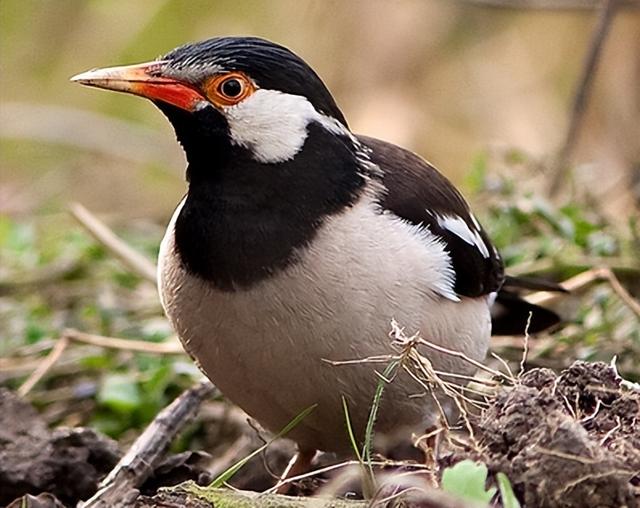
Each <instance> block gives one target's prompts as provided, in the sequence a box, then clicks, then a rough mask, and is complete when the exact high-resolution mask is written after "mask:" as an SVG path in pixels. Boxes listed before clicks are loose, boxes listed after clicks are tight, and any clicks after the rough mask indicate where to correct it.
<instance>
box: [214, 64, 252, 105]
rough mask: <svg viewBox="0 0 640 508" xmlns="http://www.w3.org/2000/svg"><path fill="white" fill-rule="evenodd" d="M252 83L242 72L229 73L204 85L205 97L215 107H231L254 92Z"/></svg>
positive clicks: (216, 77)
mask: <svg viewBox="0 0 640 508" xmlns="http://www.w3.org/2000/svg"><path fill="white" fill-rule="evenodd" d="M255 88H256V87H255V85H254V84H253V82H252V81H251V80H250V79H249V78H248V77H247V76H245V75H244V74H243V73H242V72H229V73H227V74H222V75H219V76H215V77H214V78H212V79H211V80H210V81H209V82H208V83H207V84H206V85H205V90H206V92H207V97H209V99H210V100H211V102H213V103H214V104H216V105H217V106H233V105H234V104H238V103H239V102H240V101H242V100H243V99H246V98H247V97H248V96H249V95H251V94H252V93H253V92H254V91H255Z"/></svg>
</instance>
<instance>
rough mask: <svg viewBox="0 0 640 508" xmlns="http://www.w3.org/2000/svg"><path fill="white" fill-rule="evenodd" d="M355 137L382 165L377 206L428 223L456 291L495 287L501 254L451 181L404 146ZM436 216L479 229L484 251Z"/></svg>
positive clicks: (470, 293)
mask: <svg viewBox="0 0 640 508" xmlns="http://www.w3.org/2000/svg"><path fill="white" fill-rule="evenodd" d="M358 139H359V140H360V141H361V142H362V143H363V144H364V145H365V146H368V147H369V148H371V151H372V152H371V154H370V158H371V161H372V162H373V163H374V164H377V165H378V166H379V167H380V169H381V170H382V173H383V177H382V178H383V183H384V185H385V187H386V188H387V193H386V195H385V196H383V197H382V198H381V205H382V207H383V208H385V209H387V210H389V211H391V212H392V213H394V214H395V215H397V216H398V217H401V218H403V219H405V220H407V221H409V222H411V223H413V224H419V225H423V226H425V227H428V228H429V230H430V231H431V232H432V233H433V234H435V235H437V236H439V237H440V238H441V239H442V240H443V241H444V243H445V244H446V246H447V250H448V251H449V255H450V256H451V262H452V265H453V268H454V270H455V273H456V281H455V287H454V289H455V291H456V293H458V294H460V295H464V296H471V297H474V296H481V295H485V294H489V293H491V292H493V291H497V290H498V289H499V288H500V287H501V285H502V283H503V281H504V268H503V264H502V260H501V259H500V256H499V255H498V253H497V252H496V250H495V249H494V248H493V246H492V244H491V241H490V240H489V238H488V237H487V234H486V233H485V232H484V230H483V229H482V228H478V227H477V223H475V222H474V220H473V219H472V216H471V212H470V210H469V206H468V205H467V203H466V202H465V200H464V198H463V197H462V195H461V194H460V193H459V192H458V191H457V190H456V188H455V187H454V186H453V185H452V184H451V182H449V180H447V178H446V177H444V176H443V175H442V174H440V173H439V172H438V171H437V170H436V169H435V168H434V167H433V166H431V165H429V164H428V163H427V162H426V161H424V160H423V159H422V158H420V157H419V156H417V155H415V154H414V153H412V152H410V151H408V150H405V149H403V148H400V147H398V146H396V145H393V144H391V143H386V142H384V141H380V140H378V139H374V138H370V137H366V136H358ZM438 217H440V218H442V217H452V218H456V219H460V220H463V221H464V222H465V223H466V224H467V226H468V228H469V230H470V231H472V232H474V231H475V232H477V233H478V234H479V236H480V238H481V239H482V242H484V246H485V247H486V252H485V254H486V253H487V252H488V256H485V255H483V253H482V252H481V251H480V249H479V248H478V247H477V246H476V245H472V244H470V243H468V242H466V241H465V240H464V239H462V238H461V237H460V236H458V235H457V234H455V233H453V232H452V231H450V230H448V229H446V228H444V227H442V226H441V224H439V222H438Z"/></svg>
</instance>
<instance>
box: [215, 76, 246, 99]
mask: <svg viewBox="0 0 640 508" xmlns="http://www.w3.org/2000/svg"><path fill="white" fill-rule="evenodd" d="M219 88H220V93H221V94H222V95H224V96H226V97H229V98H230V99H233V98H235V97H237V96H238V95H240V94H241V93H242V83H241V82H240V80H239V79H238V78H229V79H225V80H224V81H223V82H222V83H220V87H219Z"/></svg>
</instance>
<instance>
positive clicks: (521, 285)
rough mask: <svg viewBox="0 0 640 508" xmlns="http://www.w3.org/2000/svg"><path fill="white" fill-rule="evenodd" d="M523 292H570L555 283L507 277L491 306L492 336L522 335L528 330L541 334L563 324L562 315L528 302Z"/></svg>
mask: <svg viewBox="0 0 640 508" xmlns="http://www.w3.org/2000/svg"><path fill="white" fill-rule="evenodd" d="M519 289H530V290H536V291H559V292H564V293H566V292H567V290H566V289H564V288H563V287H562V286H560V285H559V284H556V283H555V282H548V281H542V280H539V279H532V278H527V277H512V276H507V277H506V279H505V282H504V285H503V286H502V288H501V289H500V291H498V295H497V296H496V299H495V302H494V304H493V306H492V307H491V333H492V335H522V334H523V333H524V332H525V330H526V331H527V332H528V333H538V332H541V331H544V330H547V329H548V328H551V327H553V326H556V325H557V324H558V323H560V321H561V319H560V316H558V314H556V313H555V312H553V311H551V310H549V309H545V308H544V307H541V306H539V305H535V304H533V303H529V302H527V301H526V300H524V299H523V298H521V297H520V296H519V294H518V290H519ZM527 323H528V326H527Z"/></svg>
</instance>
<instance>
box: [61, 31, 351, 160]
mask: <svg viewBox="0 0 640 508" xmlns="http://www.w3.org/2000/svg"><path fill="white" fill-rule="evenodd" d="M71 79H72V81H75V82H78V83H81V84H84V85H88V86H94V87H98V88H105V89H109V90H116V91H120V92H125V93H131V94H134V95H139V96H142V97H146V98H148V99H151V100H152V101H153V102H154V103H155V104H156V105H157V106H158V107H159V108H160V109H161V110H162V111H163V112H164V113H165V115H166V116H167V117H168V118H169V120H170V121H171V123H172V124H173V126H174V128H175V130H176V134H177V137H178V139H179V141H180V143H181V144H182V145H183V147H184V149H185V152H186V154H187V158H188V159H189V163H190V164H194V163H197V162H198V160H199V159H201V158H206V159H208V160H209V161H210V160H211V157H212V154H214V153H215V154H216V157H229V153H231V152H236V153H237V152H243V155H244V156H248V157H250V158H251V159H252V160H253V161H256V162H259V163H263V164H277V163H282V162H285V161H289V160H291V159H293V158H294V157H295V155H296V154H297V153H298V152H299V151H300V150H301V148H302V147H303V145H304V144H305V141H306V139H307V136H308V133H309V126H310V124H317V126H319V127H321V128H322V129H323V130H324V131H327V132H329V133H331V134H332V135H334V136H347V137H348V136H349V131H348V127H347V124H346V121H345V119H344V116H343V115H342V113H341V112H340V110H339V108H338V106H337V105H336V103H335V101H334V99H333V97H332V96H331V93H330V92H329V91H328V90H327V88H326V86H325V85H324V83H323V82H322V81H321V80H320V78H319V77H318V75H317V74H316V73H315V72H314V71H313V69H311V67H309V66H308V65H307V64H306V63H305V62H304V61H303V60H302V59H301V58H299V57H298V56H296V55H295V54H293V53H292V52H291V51H289V50H288V49H286V48H284V47H282V46H279V45H277V44H274V43H272V42H269V41H266V40H264V39H259V38H255V37H220V38H214V39H209V40H206V41H202V42H197V43H192V44H187V45H184V46H180V47H179V48H176V49H174V50H172V51H171V52H169V53H167V54H166V55H164V56H162V57H160V58H159V59H157V60H155V61H152V62H148V63H143V64H138V65H128V66H123V67H111V68H104V69H96V70H91V71H88V72H85V73H82V74H78V75H77V76H74V77H73V78H71Z"/></svg>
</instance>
